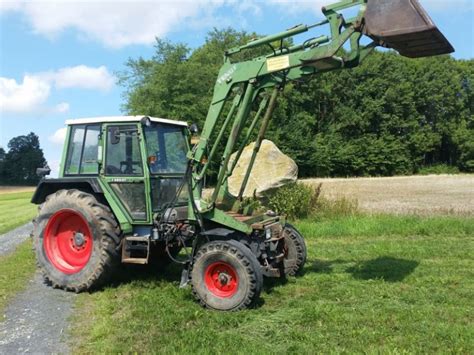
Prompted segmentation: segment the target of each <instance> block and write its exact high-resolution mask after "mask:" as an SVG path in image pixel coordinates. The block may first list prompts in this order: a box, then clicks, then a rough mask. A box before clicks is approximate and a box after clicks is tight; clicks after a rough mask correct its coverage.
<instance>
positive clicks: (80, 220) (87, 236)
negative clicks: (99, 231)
mask: <svg viewBox="0 0 474 355" xmlns="http://www.w3.org/2000/svg"><path fill="white" fill-rule="evenodd" d="M43 243H44V251H45V254H46V256H47V258H48V259H49V261H50V262H51V264H52V265H53V266H54V267H55V268H56V269H58V270H59V271H61V272H63V273H65V274H75V273H77V272H79V271H81V270H82V269H83V268H84V267H85V266H86V265H87V263H88V262H89V259H90V257H91V255H92V249H93V248H92V243H93V238H92V232H91V230H90V227H89V223H88V222H87V220H86V219H85V218H84V216H83V215H82V214H80V213H79V212H77V211H75V210H70V209H63V210H59V211H58V212H56V213H54V214H53V215H52V216H51V217H50V218H49V220H48V223H47V224H46V228H45V230H44V234H43Z"/></svg>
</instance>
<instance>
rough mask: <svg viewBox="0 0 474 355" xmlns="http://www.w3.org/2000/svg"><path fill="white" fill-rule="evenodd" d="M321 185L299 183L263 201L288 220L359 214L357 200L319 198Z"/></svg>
mask: <svg viewBox="0 0 474 355" xmlns="http://www.w3.org/2000/svg"><path fill="white" fill-rule="evenodd" d="M321 188H322V184H319V185H317V186H316V187H313V186H311V185H305V184H301V183H293V184H288V185H285V186H282V187H280V188H278V189H276V190H274V191H272V192H269V193H268V194H267V196H266V199H264V200H265V201H264V204H265V206H266V207H267V208H269V209H271V210H273V211H275V212H277V213H278V214H284V215H286V217H287V218H288V219H289V220H296V219H303V218H307V217H311V218H314V219H318V220H321V219H327V218H337V217H344V216H354V215H357V214H358V213H359V209H358V202H357V200H351V199H349V198H346V197H340V198H336V199H331V200H330V199H327V198H324V197H322V196H321Z"/></svg>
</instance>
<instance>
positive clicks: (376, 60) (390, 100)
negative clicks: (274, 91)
mask: <svg viewBox="0 0 474 355" xmlns="http://www.w3.org/2000/svg"><path fill="white" fill-rule="evenodd" d="M253 37H255V34H254V33H253V34H252V33H245V32H238V31H235V30H233V29H225V30H213V31H211V32H210V33H209V34H208V36H207V38H206V41H205V43H204V44H203V45H202V46H200V47H198V48H196V49H194V50H191V49H190V48H189V47H188V46H187V45H186V44H183V43H171V42H169V41H166V40H161V39H157V41H156V45H155V54H154V56H153V57H152V58H150V59H144V58H137V59H129V61H128V62H127V63H126V69H125V70H124V71H123V72H122V73H120V74H119V78H120V83H121V84H122V85H123V86H124V87H125V88H126V92H125V96H124V97H125V103H124V106H123V109H124V111H126V112H127V113H129V114H145V115H150V116H157V117H168V118H175V119H181V120H187V121H188V122H197V123H198V124H199V125H200V126H201V127H202V126H203V123H204V120H205V117H206V114H207V110H208V108H209V104H210V100H211V97H212V90H213V87H214V83H215V80H216V77H217V73H218V70H219V68H220V66H221V65H222V58H223V53H224V51H225V50H226V49H229V48H232V47H234V46H236V45H240V44H243V43H246V42H247V41H248V40H250V39H251V38H253ZM473 86H474V60H472V59H471V60H456V59H454V58H452V57H450V56H440V57H432V58H422V59H416V60H413V59H408V58H404V57H401V56H400V55H398V54H396V53H394V52H391V51H384V52H380V51H376V52H375V53H373V54H372V55H371V56H369V57H368V58H367V59H366V61H365V62H364V64H363V65H361V66H359V67H358V68H355V69H352V70H341V71H333V72H329V73H324V74H321V75H317V76H313V77H312V78H310V79H309V80H304V81H298V82H290V83H288V84H287V85H286V87H285V90H284V92H283V95H281V96H280V98H279V102H278V106H277V109H276V111H275V113H274V115H273V120H272V123H271V125H270V128H269V131H268V133H267V138H268V139H271V140H273V141H274V142H275V143H276V144H277V145H278V146H279V148H280V149H281V150H282V151H283V152H285V153H286V154H288V155H289V156H291V157H292V158H293V159H294V160H295V161H296V163H297V164H298V166H299V168H300V176H301V177H309V176H390V175H399V174H413V173H418V172H419V171H420V170H421V169H423V168H425V167H430V166H436V165H440V164H443V165H446V166H452V167H456V168H457V169H459V170H460V171H464V172H474V91H473V90H474V87H473ZM214 171H215V169H214Z"/></svg>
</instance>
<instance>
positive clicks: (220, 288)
mask: <svg viewBox="0 0 474 355" xmlns="http://www.w3.org/2000/svg"><path fill="white" fill-rule="evenodd" d="M204 282H205V283H206V286H207V288H208V290H209V291H211V293H212V294H214V295H215V296H217V297H222V298H226V297H232V296H233V295H235V293H236V292H237V289H238V287H239V279H238V278H237V273H236V272H235V269H234V268H233V267H232V266H230V265H229V264H227V263H224V262H221V261H218V262H215V263H212V264H211V265H209V266H208V267H207V269H206V271H205V273H204Z"/></svg>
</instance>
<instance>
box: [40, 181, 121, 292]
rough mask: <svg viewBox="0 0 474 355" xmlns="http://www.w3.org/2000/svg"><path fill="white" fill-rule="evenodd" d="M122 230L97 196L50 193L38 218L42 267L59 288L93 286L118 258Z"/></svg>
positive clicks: (98, 282) (46, 277) (65, 191)
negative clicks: (98, 200)
mask: <svg viewBox="0 0 474 355" xmlns="http://www.w3.org/2000/svg"><path fill="white" fill-rule="evenodd" d="M119 235H120V229H119V226H118V223H117V222H116V220H115V217H114V215H113V214H112V212H111V211H110V209H109V208H108V207H107V206H104V205H102V204H100V203H99V202H97V200H96V198H95V197H94V196H93V195H91V194H88V193H85V192H82V191H79V190H60V191H58V192H56V193H55V194H52V195H50V196H48V197H47V199H46V201H45V202H44V203H43V204H42V205H41V206H40V209H39V215H38V217H37V218H36V220H35V228H34V246H35V251H36V258H37V263H38V266H39V268H40V270H41V272H42V273H43V276H44V278H45V280H46V281H47V282H48V283H50V284H52V286H53V287H58V288H62V289H66V290H70V291H75V292H80V291H85V290H88V289H90V288H92V287H95V286H97V285H99V284H100V283H102V282H103V281H104V280H105V279H106V278H107V276H110V274H111V272H112V270H113V267H114V266H115V265H116V264H117V263H118V260H119V254H118V251H117V248H118V245H119V243H120V239H119Z"/></svg>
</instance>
